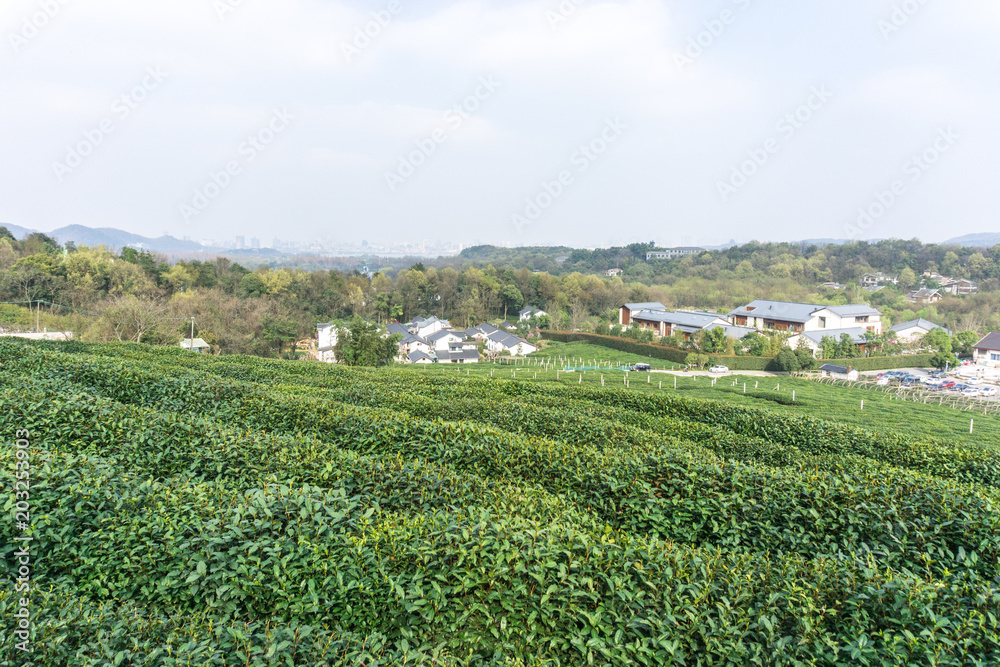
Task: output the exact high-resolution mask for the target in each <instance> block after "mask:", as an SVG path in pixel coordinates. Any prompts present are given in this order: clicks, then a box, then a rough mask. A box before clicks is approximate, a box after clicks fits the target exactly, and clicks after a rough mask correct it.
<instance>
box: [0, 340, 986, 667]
mask: <svg viewBox="0 0 1000 667" xmlns="http://www.w3.org/2000/svg"><path fill="white" fill-rule="evenodd" d="M0 369H2V372H0V422H2V426H3V429H4V432H6V433H9V434H11V436H10V437H9V438H8V440H9V441H11V442H12V441H13V438H14V437H21V435H20V434H19V435H17V436H15V435H14V434H15V433H17V432H19V431H21V432H23V431H27V432H28V435H27V439H28V440H29V441H30V446H29V447H26V448H24V449H22V450H18V449H17V447H14V446H8V447H6V448H4V450H3V461H2V470H3V475H4V479H3V483H4V486H5V487H6V488H7V489H13V488H14V479H12V477H13V474H14V470H15V464H17V463H21V462H23V461H25V460H27V461H29V463H30V467H29V466H27V465H19V466H17V469H18V470H19V471H21V473H23V471H25V470H27V471H28V472H29V473H30V475H29V476H30V498H28V499H26V500H24V502H26V503H29V504H30V528H27V529H26V530H24V531H23V532H22V531H21V530H20V529H19V528H18V525H17V523H16V522H15V521H14V520H13V516H12V517H11V519H12V520H10V521H6V522H3V523H2V524H0V550H2V551H3V556H4V559H5V561H6V562H7V563H12V562H14V561H15V557H14V552H15V551H16V550H17V549H19V548H20V546H21V544H23V543H22V542H16V541H15V538H17V537H31V539H32V542H31V552H32V561H31V566H30V567H31V586H32V587H33V593H32V595H31V599H30V610H31V618H32V621H33V623H34V629H33V631H32V633H33V634H32V635H31V644H32V648H33V650H34V653H33V654H32V655H31V659H32V661H33V663H34V664H39V665H43V664H44V665H105V664H111V665H188V664H190V665H340V664H350V665H356V664H363V665H376V664H384V665H403V664H426V665H432V664H433V665H465V664H501V665H589V664H614V665H669V664H677V665H748V664H759V665H855V664H858V665H865V664H867V665H895V664H900V665H903V664H909V665H966V664H983V665H989V664H997V663H998V662H1000V628H998V615H1000V585H998V582H1000V512H998V509H1000V505H998V502H1000V494H998V490H997V489H998V487H1000V453H998V452H997V451H995V450H993V449H990V448H985V447H981V446H976V445H970V444H967V443H961V442H959V441H955V442H951V443H944V442H928V441H923V439H916V438H913V437H911V436H910V435H908V434H906V433H901V432H895V431H893V430H889V429H885V430H878V431H876V430H865V429H863V428H860V427H858V426H855V425H852V424H847V423H843V422H834V421H823V420H820V419H816V418H814V417H810V416H806V415H804V414H801V413H800V414H796V413H795V412H794V411H793V410H794V408H792V407H790V406H787V405H784V404H781V403H777V402H775V401H774V400H767V399H760V400H758V402H757V403H755V404H751V403H750V401H751V399H752V398H753V397H752V396H751V397H750V398H743V399H741V398H738V396H737V395H736V394H735V393H732V394H731V395H730V394H728V393H726V392H722V394H712V396H713V397H717V398H724V399H726V400H717V401H711V400H703V399H702V398H692V397H691V396H693V395H695V394H694V392H693V390H692V391H688V392H682V391H677V392H672V391H671V392H668V391H661V390H659V388H658V387H657V390H656V391H654V390H653V389H652V381H650V382H645V383H644V382H642V381H637V380H639V379H640V378H639V377H638V376H635V374H633V377H632V378H631V379H630V386H629V387H628V388H626V387H624V386H619V385H617V384H615V385H614V386H605V387H601V386H600V385H599V384H596V383H591V384H587V385H583V384H580V383H579V381H578V384H576V385H575V386H574V385H573V384H571V383H569V382H567V381H566V380H565V378H564V377H563V376H562V374H561V375H560V380H559V381H558V382H556V381H554V380H548V379H542V378H540V379H535V378H534V377H532V378H531V379H530V380H529V379H528V378H527V377H519V379H511V378H506V377H502V376H503V375H504V374H505V373H506V372H507V371H508V370H510V371H511V372H515V371H514V370H513V369H508V368H497V367H494V368H492V369H490V368H488V367H486V366H484V367H483V368H481V369H477V373H478V375H474V374H473V373H472V371H471V369H454V370H453V371H451V372H446V371H448V369H433V370H420V369H392V368H389V369H379V370H373V369H347V368H341V367H330V366H325V365H320V364H313V363H300V362H281V361H270V360H264V359H260V358H253V357H235V356H232V357H208V356H206V357H199V356H195V355H190V354H187V353H184V352H182V351H180V350H175V349H169V348H151V347H141V346H134V345H84V344H79V343H69V344H28V343H25V342H22V341H0ZM465 370H469V371H470V373H469V374H468V375H467V374H466V373H465V372H463V371H465ZM491 370H492V372H493V374H494V377H492V378H491V377H489V376H488V373H489V371H491ZM529 372H531V373H534V372H537V370H530V369H528V368H525V369H524V370H522V371H520V373H519V375H521V374H523V375H524V376H526V375H527V373H529ZM543 372H547V371H543ZM617 377H618V379H619V382H621V381H622V380H621V377H622V376H621V374H619V375H618V376H617ZM664 377H670V376H664ZM574 379H576V378H574ZM692 382H693V381H692ZM642 384H646V387H645V388H641V386H640V385H642ZM706 384H707V383H706ZM730 388H731V387H730ZM722 389H723V387H719V386H716V387H707V388H705V389H704V390H703V391H704V392H708V391H710V390H714V391H716V392H721V391H722ZM826 389H829V388H826ZM776 393H779V394H780V393H781V392H776ZM704 395H707V394H704ZM729 399H734V400H729ZM811 400H815V399H811ZM761 405H766V406H767V408H766V409H765V408H762V407H760V406H761ZM915 407H916V406H910V409H914V408H915ZM941 409H942V410H943V409H944V408H941ZM818 412H819V411H817V413H818ZM17 451H26V452H28V454H27V455H26V457H27V458H25V457H23V456H21V455H19V454H16V452H17ZM21 473H19V474H21ZM22 477H23V476H22ZM8 498H9V500H8V501H6V502H7V504H6V506H5V507H6V509H7V510H8V511H9V512H11V514H13V513H14V512H15V511H20V509H19V508H18V507H17V506H16V505H15V499H14V496H13V494H12V493H10V492H9V495H8ZM12 572H13V570H12V569H10V570H8V571H7V572H5V574H4V575H3V576H4V577H5V580H4V581H3V582H2V585H0V611H2V612H3V615H4V617H5V618H8V619H9V618H13V613H14V610H15V609H17V608H18V606H19V603H20V600H19V597H20V595H19V594H16V593H15V592H14V591H15V585H16V582H15V581H14V579H13V576H12V574H11V573H12ZM9 627H10V626H7V627H5V628H4V630H3V632H4V633H7V634H5V635H3V638H4V641H3V643H2V648H0V664H17V661H18V660H20V659H21V657H22V655H23V654H20V653H18V652H16V650H15V649H14V647H13V639H12V637H11V634H10V630H9V629H8V628H9Z"/></svg>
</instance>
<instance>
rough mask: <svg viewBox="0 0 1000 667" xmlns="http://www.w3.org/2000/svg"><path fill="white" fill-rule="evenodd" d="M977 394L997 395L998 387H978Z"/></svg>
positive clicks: (999, 391)
mask: <svg viewBox="0 0 1000 667" xmlns="http://www.w3.org/2000/svg"><path fill="white" fill-rule="evenodd" d="M979 394H980V395H981V396H997V395H1000V389H997V388H996V387H980V388H979Z"/></svg>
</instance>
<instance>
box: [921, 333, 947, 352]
mask: <svg viewBox="0 0 1000 667" xmlns="http://www.w3.org/2000/svg"><path fill="white" fill-rule="evenodd" d="M920 342H921V343H922V344H923V345H924V346H925V347H929V348H930V349H932V350H934V351H935V352H941V353H943V354H947V353H949V352H951V350H952V346H951V336H949V335H948V332H947V331H945V330H944V329H934V330H933V331H929V332H928V333H926V334H924V336H923V338H921V339H920Z"/></svg>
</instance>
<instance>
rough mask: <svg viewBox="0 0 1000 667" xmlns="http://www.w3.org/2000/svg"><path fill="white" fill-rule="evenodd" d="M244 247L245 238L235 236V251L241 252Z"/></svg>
mask: <svg viewBox="0 0 1000 667" xmlns="http://www.w3.org/2000/svg"><path fill="white" fill-rule="evenodd" d="M246 247H247V240H246V237H244V236H237V237H236V249H237V250H243V249H244V248H246Z"/></svg>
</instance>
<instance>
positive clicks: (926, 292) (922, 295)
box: [906, 287, 944, 303]
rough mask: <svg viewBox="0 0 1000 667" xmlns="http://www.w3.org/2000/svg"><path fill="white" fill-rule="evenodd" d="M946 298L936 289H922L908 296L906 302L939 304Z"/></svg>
mask: <svg viewBox="0 0 1000 667" xmlns="http://www.w3.org/2000/svg"><path fill="white" fill-rule="evenodd" d="M943 298H944V297H943V296H942V295H941V292H939V291H937V290H936V289H927V288H926V287H921V288H920V289H918V290H914V291H912V292H910V293H909V294H907V295H906V300H907V301H909V302H910V303H937V302H938V301H940V300H941V299H943Z"/></svg>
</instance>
